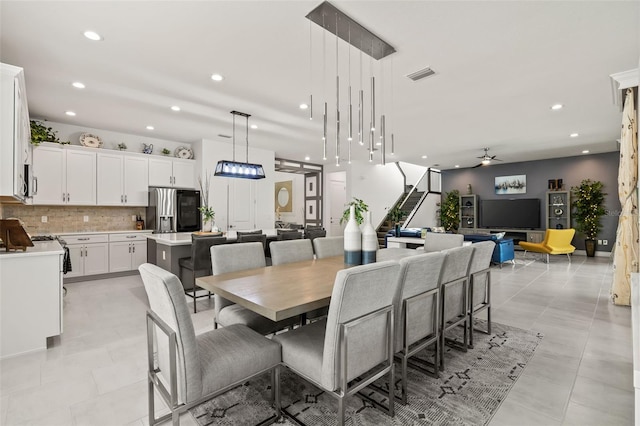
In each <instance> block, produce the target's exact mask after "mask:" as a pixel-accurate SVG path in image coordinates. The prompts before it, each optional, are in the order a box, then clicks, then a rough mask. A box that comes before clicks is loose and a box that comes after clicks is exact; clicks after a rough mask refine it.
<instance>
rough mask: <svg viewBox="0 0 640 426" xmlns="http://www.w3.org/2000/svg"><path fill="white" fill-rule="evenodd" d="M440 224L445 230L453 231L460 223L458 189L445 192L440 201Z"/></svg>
mask: <svg viewBox="0 0 640 426" xmlns="http://www.w3.org/2000/svg"><path fill="white" fill-rule="evenodd" d="M440 225H441V226H442V227H443V228H444V230H445V231H452V232H455V231H457V230H458V226H459V225H460V191H458V190H457V189H454V190H452V191H451V192H447V193H445V195H444V200H443V201H442V203H440Z"/></svg>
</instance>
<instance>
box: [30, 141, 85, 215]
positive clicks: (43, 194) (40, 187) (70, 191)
mask: <svg viewBox="0 0 640 426" xmlns="http://www.w3.org/2000/svg"><path fill="white" fill-rule="evenodd" d="M33 174H34V178H35V180H36V182H37V193H36V194H35V195H34V196H33V204H38V205H43V204H44V205H60V204H62V205H76V206H90V205H96V153H95V151H93V150H87V149H73V147H65V146H63V145H57V144H53V143H42V144H40V146H38V147H36V148H35V149H34V150H33Z"/></svg>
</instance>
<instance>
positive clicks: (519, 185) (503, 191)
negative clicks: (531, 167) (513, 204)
mask: <svg viewBox="0 0 640 426" xmlns="http://www.w3.org/2000/svg"><path fill="white" fill-rule="evenodd" d="M495 188H496V194H498V195H508V194H526V193H527V175H514V176H496V180H495Z"/></svg>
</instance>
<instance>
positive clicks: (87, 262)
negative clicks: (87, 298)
mask: <svg viewBox="0 0 640 426" xmlns="http://www.w3.org/2000/svg"><path fill="white" fill-rule="evenodd" d="M60 238H62V239H63V240H64V241H65V242H66V243H67V247H68V248H69V255H70V257H71V272H67V273H66V274H65V278H73V277H82V276H85V275H97V274H106V273H107V272H109V237H108V235H107V234H85V235H60Z"/></svg>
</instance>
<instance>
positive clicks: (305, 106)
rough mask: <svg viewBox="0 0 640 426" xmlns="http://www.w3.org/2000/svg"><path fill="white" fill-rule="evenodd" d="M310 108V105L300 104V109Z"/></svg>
mask: <svg viewBox="0 0 640 426" xmlns="http://www.w3.org/2000/svg"><path fill="white" fill-rule="evenodd" d="M307 108H309V105H307V104H300V109H307Z"/></svg>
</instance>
